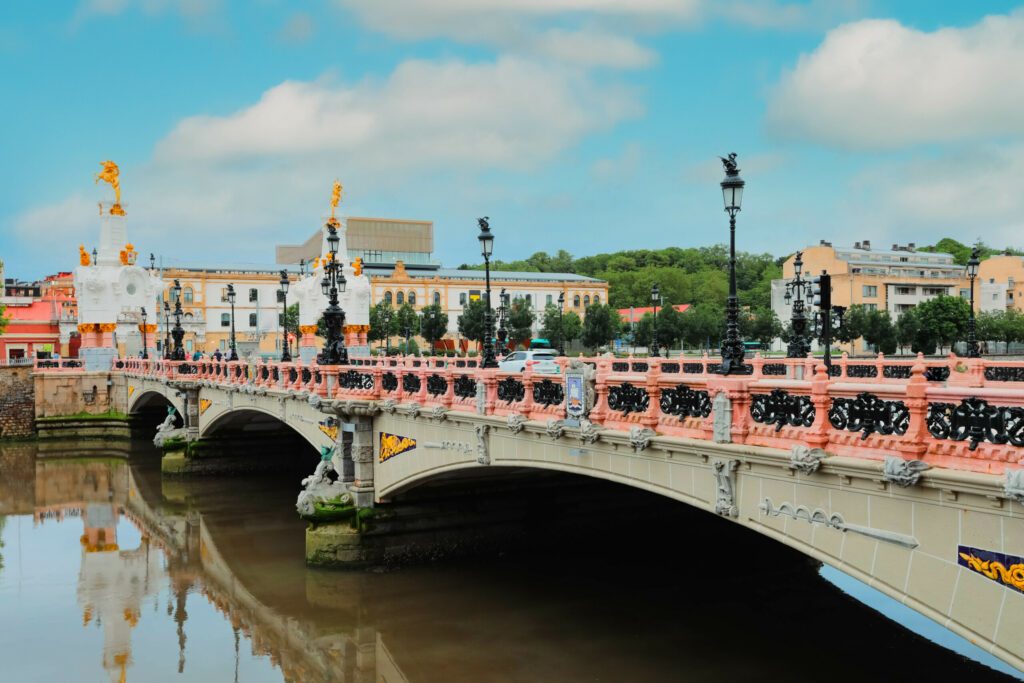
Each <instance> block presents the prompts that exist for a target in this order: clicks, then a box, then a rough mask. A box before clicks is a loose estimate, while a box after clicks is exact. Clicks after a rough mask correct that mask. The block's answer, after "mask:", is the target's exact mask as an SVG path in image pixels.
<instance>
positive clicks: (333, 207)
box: [327, 180, 342, 225]
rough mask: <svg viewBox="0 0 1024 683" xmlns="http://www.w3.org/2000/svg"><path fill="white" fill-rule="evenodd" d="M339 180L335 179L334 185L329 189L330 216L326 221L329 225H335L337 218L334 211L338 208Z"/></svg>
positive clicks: (340, 188)
mask: <svg viewBox="0 0 1024 683" xmlns="http://www.w3.org/2000/svg"><path fill="white" fill-rule="evenodd" d="M341 191H342V187H341V181H340V180H335V181H334V187H333V188H332V189H331V217H330V219H329V220H328V221H327V222H328V223H330V224H331V225H337V224H338V219H337V218H335V217H334V212H335V210H336V209H337V208H338V203H339V202H340V201H341Z"/></svg>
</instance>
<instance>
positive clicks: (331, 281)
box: [316, 218, 348, 365]
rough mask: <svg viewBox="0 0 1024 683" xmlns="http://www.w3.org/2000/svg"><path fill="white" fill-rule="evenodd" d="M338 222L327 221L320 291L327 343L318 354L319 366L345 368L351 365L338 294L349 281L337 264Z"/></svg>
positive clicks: (342, 291) (343, 312) (340, 266)
mask: <svg viewBox="0 0 1024 683" xmlns="http://www.w3.org/2000/svg"><path fill="white" fill-rule="evenodd" d="M340 243H341V238H340V237H339V236H338V222H337V220H335V219H333V218H332V219H329V220H328V221H327V246H328V249H330V251H329V252H328V254H327V263H326V264H325V265H324V276H323V279H321V280H320V290H321V291H322V292H323V294H324V296H326V297H327V308H325V309H324V331H325V333H326V335H327V340H326V342H325V343H324V350H323V351H321V352H320V354H319V355H317V358H316V362H317V363H319V364H320V365H344V364H346V363H348V349H347V348H346V347H345V337H344V334H343V332H342V330H343V329H344V328H345V311H343V310H342V309H341V306H339V305H338V301H339V300H338V294H339V293H344V291H345V286H346V284H347V283H346V281H345V273H344V272H343V271H342V265H341V262H340V261H338V245H339V244H340Z"/></svg>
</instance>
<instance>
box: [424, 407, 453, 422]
mask: <svg viewBox="0 0 1024 683" xmlns="http://www.w3.org/2000/svg"><path fill="white" fill-rule="evenodd" d="M447 414H448V410H447V409H446V408H445V407H444V406H434V407H433V408H431V409H430V410H429V411H428V412H427V417H429V418H430V419H431V420H443V419H444V418H445V415H447Z"/></svg>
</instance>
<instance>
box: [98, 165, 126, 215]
mask: <svg viewBox="0 0 1024 683" xmlns="http://www.w3.org/2000/svg"><path fill="white" fill-rule="evenodd" d="M100 166H102V167H103V170H102V171H100V172H99V173H97V174H96V182H97V183H98V182H99V181H101V180H102V181H103V182H105V183H110V186H111V187H112V188H114V205H113V206H112V207H110V215H111V216H123V215H124V209H122V208H121V181H120V180H119V179H118V176H120V175H121V170H120V169H119V168H118V167H117V164H115V163H114V162H113V161H110V160H107V161H101V162H100Z"/></svg>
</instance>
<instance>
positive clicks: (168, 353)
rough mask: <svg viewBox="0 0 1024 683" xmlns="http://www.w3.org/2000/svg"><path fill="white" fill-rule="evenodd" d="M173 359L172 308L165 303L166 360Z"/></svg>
mask: <svg viewBox="0 0 1024 683" xmlns="http://www.w3.org/2000/svg"><path fill="white" fill-rule="evenodd" d="M170 359H171V307H170V305H168V303H167V302H166V301H164V360H170Z"/></svg>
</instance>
